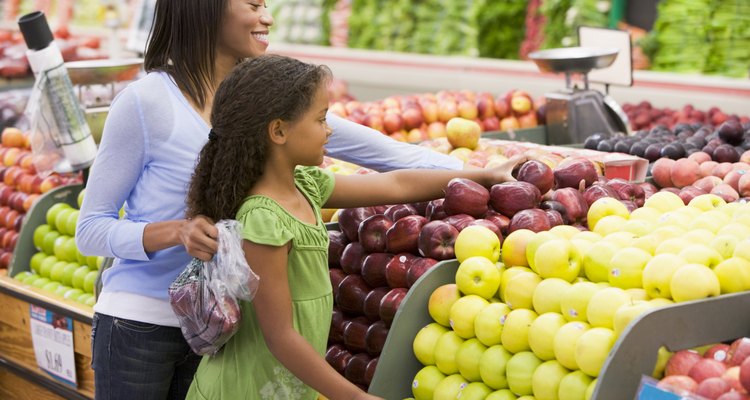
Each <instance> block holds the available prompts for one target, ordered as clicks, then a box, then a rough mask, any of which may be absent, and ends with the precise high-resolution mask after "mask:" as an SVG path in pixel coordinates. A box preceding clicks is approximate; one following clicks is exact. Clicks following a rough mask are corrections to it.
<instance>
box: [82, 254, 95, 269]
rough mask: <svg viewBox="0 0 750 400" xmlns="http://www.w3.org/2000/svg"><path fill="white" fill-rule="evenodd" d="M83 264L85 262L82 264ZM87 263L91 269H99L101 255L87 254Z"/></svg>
mask: <svg viewBox="0 0 750 400" xmlns="http://www.w3.org/2000/svg"><path fill="white" fill-rule="evenodd" d="M81 265H83V264H81ZM86 265H88V267H89V268H91V269H99V267H98V265H99V257H97V256H86Z"/></svg>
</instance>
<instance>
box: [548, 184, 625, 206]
mask: <svg viewBox="0 0 750 400" xmlns="http://www.w3.org/2000/svg"><path fill="white" fill-rule="evenodd" d="M568 189H572V188H568ZM558 190H559V189H558ZM603 197H611V198H613V199H617V200H620V195H618V194H617V192H616V191H615V189H614V188H612V187H611V186H609V185H606V184H603V183H599V182H596V183H594V184H593V185H591V186H589V187H587V188H586V189H585V190H584V191H583V199H584V200H585V201H586V204H587V205H588V206H589V207H591V205H592V204H594V202H595V201H597V200H599V199H601V198H603Z"/></svg>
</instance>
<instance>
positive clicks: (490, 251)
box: [453, 225, 500, 263]
mask: <svg viewBox="0 0 750 400" xmlns="http://www.w3.org/2000/svg"><path fill="white" fill-rule="evenodd" d="M453 249H454V250H455V253H456V259H458V262H460V263H462V262H464V260H466V259H468V258H469V257H484V258H486V259H488V260H490V261H491V262H492V263H495V262H497V261H498V260H499V259H500V238H498V237H497V235H496V234H495V232H492V231H491V230H490V229H489V228H487V227H484V226H481V225H472V226H467V227H466V228H464V229H462V230H461V232H459V233H458V236H456V242H455V243H454V245H453Z"/></svg>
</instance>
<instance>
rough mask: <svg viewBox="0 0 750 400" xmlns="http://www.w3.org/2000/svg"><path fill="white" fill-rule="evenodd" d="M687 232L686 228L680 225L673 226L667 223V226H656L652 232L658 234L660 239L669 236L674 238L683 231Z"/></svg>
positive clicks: (668, 237)
mask: <svg viewBox="0 0 750 400" xmlns="http://www.w3.org/2000/svg"><path fill="white" fill-rule="evenodd" d="M685 232H687V230H686V229H685V228H683V227H681V226H674V225H668V226H660V227H658V228H656V229H655V230H654V231H653V232H652V234H655V235H659V237H660V238H661V239H660V240H662V241H663V240H666V239H671V238H676V237H678V236H681V235H682V234H683V233H685Z"/></svg>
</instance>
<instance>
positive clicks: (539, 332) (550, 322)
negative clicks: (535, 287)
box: [528, 312, 567, 361]
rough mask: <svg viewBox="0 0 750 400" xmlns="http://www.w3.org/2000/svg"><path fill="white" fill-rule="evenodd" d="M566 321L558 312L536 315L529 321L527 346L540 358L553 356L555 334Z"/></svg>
mask: <svg viewBox="0 0 750 400" xmlns="http://www.w3.org/2000/svg"><path fill="white" fill-rule="evenodd" d="M566 322H567V321H565V318H563V316H562V315H560V313H556V312H548V313H545V314H542V315H540V316H538V317H537V318H536V319H534V322H532V323H531V326H530V327H529V334H528V335H529V336H528V338H529V348H531V351H532V352H533V353H534V355H536V356H537V357H538V358H539V359H540V360H545V361H546V360H552V359H554V358H555V349H554V347H553V342H554V339H555V334H557V331H558V330H559V329H560V328H561V327H562V326H563V325H565V323H566Z"/></svg>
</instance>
